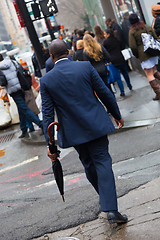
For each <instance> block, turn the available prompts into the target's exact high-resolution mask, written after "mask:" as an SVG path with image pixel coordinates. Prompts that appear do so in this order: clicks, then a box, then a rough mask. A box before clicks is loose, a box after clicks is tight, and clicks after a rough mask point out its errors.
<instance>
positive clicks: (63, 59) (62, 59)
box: [55, 58, 68, 65]
mask: <svg viewBox="0 0 160 240" xmlns="http://www.w3.org/2000/svg"><path fill="white" fill-rule="evenodd" d="M65 60H68V58H61V59H59V60H57V61H56V62H55V65H56V64H57V63H60V62H61V61H65Z"/></svg>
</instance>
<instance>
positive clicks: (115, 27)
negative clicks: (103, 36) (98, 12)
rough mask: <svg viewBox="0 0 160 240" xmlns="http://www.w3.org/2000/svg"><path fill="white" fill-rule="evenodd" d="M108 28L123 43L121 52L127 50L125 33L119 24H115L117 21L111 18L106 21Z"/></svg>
mask: <svg viewBox="0 0 160 240" xmlns="http://www.w3.org/2000/svg"><path fill="white" fill-rule="evenodd" d="M106 26H107V29H109V30H112V31H113V33H114V36H115V37H116V38H117V39H118V40H119V41H120V43H121V50H123V49H124V48H125V41H124V38H123V31H122V29H121V27H120V26H119V24H118V23H116V22H115V20H112V19H111V18H108V19H107V20H106Z"/></svg>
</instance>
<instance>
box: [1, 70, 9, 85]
mask: <svg viewBox="0 0 160 240" xmlns="http://www.w3.org/2000/svg"><path fill="white" fill-rule="evenodd" d="M7 84H8V82H7V79H6V76H5V75H4V73H3V72H2V71H1V70H0V86H2V87H5V86H7Z"/></svg>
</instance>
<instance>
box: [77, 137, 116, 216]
mask: <svg viewBox="0 0 160 240" xmlns="http://www.w3.org/2000/svg"><path fill="white" fill-rule="evenodd" d="M108 144H109V142H108V138H107V136H103V137H101V138H98V139H96V140H93V141H90V142H87V143H84V144H81V145H78V146H75V149H76V151H77V152H78V154H79V158H80V160H81V162H82V164H83V166H84V168H85V173H86V176H87V179H88V180H89V182H90V183H91V184H92V186H93V187H94V188H95V190H96V191H97V193H98V194H99V198H100V205H101V210H102V211H104V212H108V211H114V210H115V211H116V210H118V207H117V194H116V187H115V179H114V174H113V171H112V159H111V156H110V154H109V153H108Z"/></svg>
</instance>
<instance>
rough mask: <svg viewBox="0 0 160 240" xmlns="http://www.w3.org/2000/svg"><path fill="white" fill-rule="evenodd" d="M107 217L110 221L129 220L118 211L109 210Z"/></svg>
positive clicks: (122, 221)
mask: <svg viewBox="0 0 160 240" xmlns="http://www.w3.org/2000/svg"><path fill="white" fill-rule="evenodd" d="M107 218H108V222H109V223H120V224H123V223H127V222H128V218H127V216H126V215H125V214H124V215H122V214H120V213H119V212H118V211H109V212H108V216H107Z"/></svg>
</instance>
